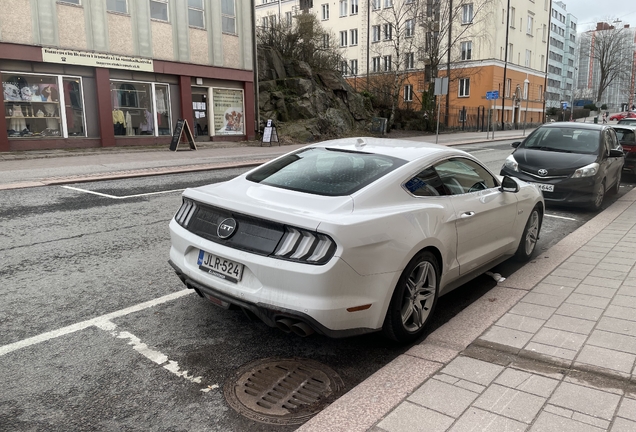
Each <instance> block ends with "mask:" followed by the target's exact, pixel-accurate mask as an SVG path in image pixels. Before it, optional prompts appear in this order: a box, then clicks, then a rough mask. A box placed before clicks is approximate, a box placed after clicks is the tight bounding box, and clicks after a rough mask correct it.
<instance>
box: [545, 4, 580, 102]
mask: <svg viewBox="0 0 636 432" xmlns="http://www.w3.org/2000/svg"><path fill="white" fill-rule="evenodd" d="M566 7H567V6H566V4H565V3H563V2H554V3H552V12H551V13H552V20H551V23H550V47H549V52H548V86H547V89H546V96H545V99H546V107H548V108H561V107H562V105H561V102H562V101H567V102H568V105H569V104H570V103H571V101H572V100H573V98H574V94H573V92H574V88H575V83H576V72H577V67H578V65H577V59H576V53H577V51H578V49H577V46H578V36H577V18H576V17H575V16H573V15H572V14H571V13H568V12H567V10H566Z"/></svg>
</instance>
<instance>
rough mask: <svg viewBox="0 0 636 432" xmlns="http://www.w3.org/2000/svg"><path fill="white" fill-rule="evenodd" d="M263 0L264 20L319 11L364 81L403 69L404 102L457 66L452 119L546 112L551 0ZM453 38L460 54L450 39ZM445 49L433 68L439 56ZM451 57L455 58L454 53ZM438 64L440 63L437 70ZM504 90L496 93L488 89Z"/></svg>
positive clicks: (511, 119) (514, 118)
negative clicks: (493, 96)
mask: <svg viewBox="0 0 636 432" xmlns="http://www.w3.org/2000/svg"><path fill="white" fill-rule="evenodd" d="M509 3H510V8H507V5H508V1H507V0H472V1H471V0H454V1H449V0H313V1H312V0H257V4H256V22H257V25H258V26H261V27H266V26H268V25H271V24H272V23H273V22H283V23H291V22H292V20H293V17H294V16H295V15H297V14H299V13H303V12H306V13H313V14H315V15H316V17H317V18H318V19H319V20H320V21H321V23H322V24H323V26H324V27H325V28H327V29H330V30H331V32H332V35H333V39H335V40H330V41H328V43H330V44H332V46H333V45H334V44H335V45H336V46H338V47H340V48H341V50H342V54H343V56H344V58H345V61H343V63H342V65H341V71H342V73H343V75H345V76H346V77H348V78H349V79H350V81H352V83H354V84H355V85H356V86H357V88H358V89H360V88H365V84H366V83H368V82H369V81H372V80H373V77H376V76H380V75H383V74H387V73H388V74H395V73H396V72H397V73H398V75H400V77H401V78H400V79H401V80H402V78H403V80H402V90H401V100H402V101H403V102H404V103H405V104H409V106H411V107H413V108H417V107H418V104H417V98H418V95H419V94H421V93H422V92H423V91H424V90H425V89H427V88H428V85H429V83H430V81H431V79H432V78H435V76H438V77H442V76H447V75H449V74H450V86H449V96H448V100H444V99H446V98H444V99H443V102H442V103H443V104H444V105H446V104H448V106H449V109H448V112H449V118H448V122H449V124H450V125H454V126H457V124H458V122H462V121H466V115H467V114H466V113H467V112H468V111H471V110H472V112H477V113H481V122H483V121H484V117H483V113H484V112H485V111H486V110H487V109H489V108H492V109H493V110H494V111H493V114H492V119H493V121H497V122H505V123H506V124H508V125H511V124H513V125H517V124H518V123H520V122H524V121H527V122H538V121H542V120H543V112H544V93H545V85H546V72H547V61H546V59H547V54H548V43H549V37H550V34H549V33H550V31H549V30H550V10H551V9H550V0H510V2H509ZM448 46H450V47H451V49H450V55H449V54H448V51H449V50H447V49H446V47H448ZM436 53H437V54H441V56H440V57H441V58H440V59H439V64H438V65H437V67H432V66H431V63H432V59H433V58H434V57H435V54H436ZM449 60H450V61H449ZM435 69H437V71H435ZM490 92H498V94H499V98H498V99H496V100H490V99H486V95H487V93H490Z"/></svg>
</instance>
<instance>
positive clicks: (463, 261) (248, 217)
mask: <svg viewBox="0 0 636 432" xmlns="http://www.w3.org/2000/svg"><path fill="white" fill-rule="evenodd" d="M543 209H544V202H543V196H542V194H541V192H540V191H539V190H538V189H537V188H536V187H535V186H533V185H530V184H526V183H524V182H522V181H520V180H517V179H513V178H511V177H503V179H500V178H498V177H497V176H495V175H494V174H492V173H491V172H490V171H489V170H488V169H487V168H485V167H484V166H483V165H482V164H481V163H480V162H479V161H478V160H477V159H475V158H474V157H473V156H471V155H470V154H468V153H466V152H463V151H460V150H456V149H452V148H449V147H443V146H438V145H434V144H426V143H416V142H410V141H404V140H388V139H375V138H347V139H337V140H333V141H326V142H323V143H319V144H315V145H310V146H308V147H304V148H302V149H300V150H297V151H294V152H291V153H288V154H286V155H284V156H281V157H279V158H277V159H275V160H273V161H271V162H268V163H266V164H264V165H262V166H260V167H258V168H255V169H253V170H251V171H249V172H248V173H246V174H243V175H240V176H238V177H236V178H234V179H232V180H230V181H227V182H223V183H216V184H211V185H207V186H202V187H198V188H193V189H187V190H186V191H185V192H184V193H183V203H182V205H181V207H180V208H179V210H178V211H177V213H176V215H175V217H174V218H173V219H172V221H171V223H170V234H171V240H172V247H171V249H170V264H171V265H172V267H173V268H174V269H175V271H176V273H177V275H178V276H179V278H180V279H181V281H182V282H183V283H184V284H185V285H186V286H187V287H188V288H192V289H194V290H196V292H197V293H198V294H199V295H201V296H202V297H203V296H204V297H207V298H208V299H210V300H211V301H212V302H214V303H216V304H217V305H220V306H223V307H226V308H227V307H229V306H230V305H235V306H239V307H241V308H243V309H245V310H247V311H250V312H252V313H253V314H255V315H256V316H258V317H259V318H260V319H262V320H263V321H264V322H265V323H266V324H268V325H270V326H272V327H273V326H276V327H278V328H280V329H281V330H284V331H286V332H294V333H296V334H299V335H302V336H307V335H309V334H312V333H313V332H317V333H320V334H324V335H327V336H330V337H343V336H352V335H358V334H362V333H366V332H372V331H377V330H384V332H385V333H386V335H387V336H389V337H390V338H392V339H394V340H397V341H400V342H408V341H411V340H413V339H415V338H417V337H418V336H419V335H420V334H421V333H422V330H423V328H424V326H425V324H426V321H427V320H428V318H429V316H430V315H431V312H432V311H433V309H434V307H435V303H436V301H437V298H438V297H439V296H441V295H443V294H445V293H447V292H449V291H451V290H452V289H454V288H456V287H458V286H459V285H461V284H463V283H465V282H467V281H468V280H470V279H472V278H474V277H475V276H477V275H479V274H481V273H484V272H485V271H487V270H489V269H491V268H492V267H494V266H495V265H497V264H498V263H500V262H501V261H503V260H505V259H507V258H509V257H512V256H513V255H516V256H517V257H518V258H519V259H522V260H528V259H530V257H531V256H532V254H533V252H534V250H535V245H536V242H537V239H538V237H539V231H540V229H541V222H542V217H543Z"/></svg>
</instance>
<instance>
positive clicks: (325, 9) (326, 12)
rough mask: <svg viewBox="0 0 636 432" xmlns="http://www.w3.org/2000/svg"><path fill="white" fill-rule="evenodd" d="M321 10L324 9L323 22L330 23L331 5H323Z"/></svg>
mask: <svg viewBox="0 0 636 432" xmlns="http://www.w3.org/2000/svg"><path fill="white" fill-rule="evenodd" d="M321 9H322V21H328V20H329V3H323V4H322V5H321Z"/></svg>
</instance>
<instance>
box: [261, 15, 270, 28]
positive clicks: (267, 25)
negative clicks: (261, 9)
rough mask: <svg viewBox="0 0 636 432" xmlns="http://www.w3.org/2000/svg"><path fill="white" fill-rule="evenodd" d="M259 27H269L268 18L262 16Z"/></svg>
mask: <svg viewBox="0 0 636 432" xmlns="http://www.w3.org/2000/svg"><path fill="white" fill-rule="evenodd" d="M261 27H263V28H264V29H265V30H267V29H268V28H269V18H268V17H266V16H264V17H262V18H261Z"/></svg>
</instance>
